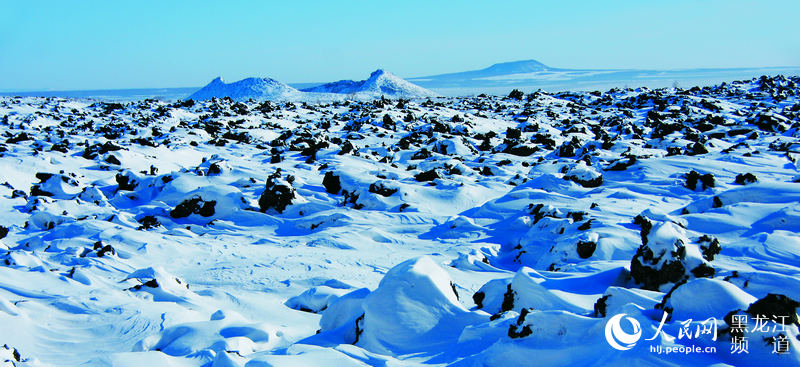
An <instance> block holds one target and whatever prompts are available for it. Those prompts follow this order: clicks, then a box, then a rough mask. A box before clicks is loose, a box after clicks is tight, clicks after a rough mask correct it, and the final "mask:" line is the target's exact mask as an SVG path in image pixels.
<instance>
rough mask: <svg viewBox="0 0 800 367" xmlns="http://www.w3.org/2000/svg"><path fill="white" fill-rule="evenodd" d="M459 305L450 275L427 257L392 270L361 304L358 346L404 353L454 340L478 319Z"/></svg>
mask: <svg viewBox="0 0 800 367" xmlns="http://www.w3.org/2000/svg"><path fill="white" fill-rule="evenodd" d="M482 319H483V316H480V315H478V314H475V313H470V312H469V311H468V310H467V309H466V308H464V306H462V305H461V303H459V301H458V298H457V296H456V294H455V292H454V291H453V288H451V285H450V276H449V275H448V274H447V273H446V272H445V271H444V269H442V268H441V267H440V266H439V265H437V264H436V263H435V262H434V261H433V260H432V259H431V258H429V257H420V258H417V259H412V260H408V261H405V262H403V263H401V264H400V265H397V266H395V267H394V268H392V269H391V270H389V272H387V273H386V276H385V277H384V278H383V280H381V283H380V285H379V286H378V289H376V290H375V291H374V292H372V293H371V294H370V295H369V296H367V297H366V299H365V301H364V321H363V332H362V333H361V335H360V336H359V342H358V345H360V346H362V347H364V348H366V349H367V350H371V351H375V352H379V351H384V352H389V353H408V352H412V351H420V350H430V349H431V348H436V347H444V346H447V345H448V344H451V343H453V342H455V341H456V340H457V339H458V336H459V334H460V332H461V330H463V328H464V327H465V326H466V325H468V324H470V323H475V322H477V321H479V320H482Z"/></svg>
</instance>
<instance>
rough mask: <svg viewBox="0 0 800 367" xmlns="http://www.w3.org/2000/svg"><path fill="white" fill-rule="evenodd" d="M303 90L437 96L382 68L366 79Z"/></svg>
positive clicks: (363, 95) (412, 96)
mask: <svg viewBox="0 0 800 367" xmlns="http://www.w3.org/2000/svg"><path fill="white" fill-rule="evenodd" d="M303 91H304V92H313V93H337V94H352V95H358V96H362V97H372V98H379V97H380V96H382V95H383V96H386V97H389V98H426V97H435V96H436V93H434V92H432V91H429V90H427V89H425V88H422V87H420V86H417V85H414V84H412V83H409V82H407V81H405V80H403V79H401V78H399V77H398V76H396V75H394V74H392V73H390V72H387V71H384V70H382V69H378V70H375V71H374V72H372V74H370V75H369V78H368V79H366V80H360V81H353V80H340V81H338V82H333V83H327V84H323V85H320V86H316V87H313V88H307V89H303Z"/></svg>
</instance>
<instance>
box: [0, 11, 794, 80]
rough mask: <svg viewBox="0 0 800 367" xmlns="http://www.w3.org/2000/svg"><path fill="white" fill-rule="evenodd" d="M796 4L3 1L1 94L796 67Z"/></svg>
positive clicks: (0, 49)
mask: <svg viewBox="0 0 800 367" xmlns="http://www.w3.org/2000/svg"><path fill="white" fill-rule="evenodd" d="M798 14H800V1H797V0H790V1H738V0H724V1H704V0H695V1H645V0H637V1H627V0H618V1H608V2H605V3H601V2H599V1H564V0H562V1H502V2H501V1H498V2H489V1H458V2H443V1H393V2H379V1H342V2H335V1H292V2H289V1H281V2H268V1H215V2H211V1H208V2H206V1H125V2H123V1H119V2H117V1H76V2H69V1H35V0H34V1H10V0H8V1H6V0H0V90H48V89H50V90H70V89H101V88H147V87H189V86H201V85H204V84H206V83H207V82H209V81H210V80H211V79H213V78H214V77H216V76H222V77H223V78H224V79H225V80H227V81H234V80H238V79H241V78H244V77H249V76H268V77H272V78H275V79H278V80H281V81H284V82H321V81H332V80H339V79H363V78H365V77H366V76H367V75H368V74H369V72H370V71H372V70H374V69H377V68H379V67H380V68H384V69H386V70H389V71H391V72H393V73H395V74H397V75H400V76H403V77H413V76H423V75H431V74H439V73H446V72H457V71H465V70H472V69H479V68H483V67H486V66H489V65H491V64H493V63H497V62H504V61H514V60H523V59H536V60H538V61H541V62H543V63H545V64H547V65H549V66H554V67H565V68H639V69H647V68H649V69H653V68H657V69H662V68H667V69H674V68H695V67H758V66H796V65H800V37H798V36H799V35H800V34H799V33H798V30H797V28H796V24H797V16H798Z"/></svg>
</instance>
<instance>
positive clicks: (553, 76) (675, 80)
mask: <svg viewBox="0 0 800 367" xmlns="http://www.w3.org/2000/svg"><path fill="white" fill-rule="evenodd" d="M777 74H788V75H798V74H800V67H798V66H787V67H768V68H724V69H709V68H704V69H700V68H698V69H679V70H647V69H566V68H553V67H550V66H547V65H545V64H543V63H541V62H539V61H536V60H521V61H511V62H503V63H498V64H494V65H491V66H489V67H486V68H483V69H479V70H470V71H462V72H457V73H447V74H437V75H430V76H421V77H413V78H407V80H408V81H409V82H412V83H414V84H417V85H419V86H421V87H424V88H428V89H431V90H434V91H436V92H438V93H440V94H443V95H447V96H461V95H469V94H476V93H489V94H498V95H506V94H508V92H509V91H511V90H512V89H522V90H536V89H544V90H548V91H560V90H602V89H610V88H615V87H626V86H630V87H639V86H646V87H650V88H660V87H670V86H674V85H678V86H681V87H692V86H697V85H710V84H715V83H720V82H723V81H730V80H736V79H750V78H753V77H758V76H761V75H777Z"/></svg>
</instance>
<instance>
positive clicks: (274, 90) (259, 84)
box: [189, 77, 302, 101]
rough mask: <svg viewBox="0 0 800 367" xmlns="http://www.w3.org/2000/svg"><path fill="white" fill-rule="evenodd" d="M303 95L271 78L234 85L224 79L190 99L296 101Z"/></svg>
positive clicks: (249, 80)
mask: <svg viewBox="0 0 800 367" xmlns="http://www.w3.org/2000/svg"><path fill="white" fill-rule="evenodd" d="M301 96H302V93H301V92H300V91H298V90H297V89H294V88H292V87H290V86H288V85H286V84H283V83H281V82H279V81H277V80H275V79H271V78H247V79H242V80H240V81H238V82H234V83H225V82H224V81H222V78H219V77H218V78H216V79H214V80H212V81H211V83H208V85H206V86H205V87H203V88H200V90H198V91H196V92H194V93H192V95H190V96H189V99H193V100H206V99H211V98H213V97H217V98H222V97H230V98H232V99H233V100H236V101H244V100H248V99H253V100H273V101H287V100H296V99H299V98H300V97H301Z"/></svg>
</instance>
